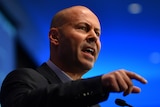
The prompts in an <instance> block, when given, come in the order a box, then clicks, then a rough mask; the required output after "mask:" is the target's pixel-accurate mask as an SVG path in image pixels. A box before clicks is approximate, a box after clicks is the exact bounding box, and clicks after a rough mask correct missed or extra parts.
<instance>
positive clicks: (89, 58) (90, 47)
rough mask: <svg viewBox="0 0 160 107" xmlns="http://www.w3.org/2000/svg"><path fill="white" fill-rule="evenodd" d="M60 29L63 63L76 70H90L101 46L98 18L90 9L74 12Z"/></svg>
mask: <svg viewBox="0 0 160 107" xmlns="http://www.w3.org/2000/svg"><path fill="white" fill-rule="evenodd" d="M58 30H59V34H60V37H59V47H60V48H59V50H60V51H59V52H60V55H61V56H60V58H61V60H62V61H63V63H64V64H66V65H67V66H68V67H70V68H73V69H75V70H78V69H79V70H86V71H88V70H90V69H91V68H92V67H93V65H94V62H95V61H96V59H97V57H98V54H99V51H100V48H101V42H100V23H99V20H98V18H97V17H96V16H95V15H94V14H93V13H92V12H90V11H88V10H82V11H81V12H73V15H71V16H69V17H68V21H67V23H65V24H64V25H63V26H61V27H60V28H59V29H58Z"/></svg>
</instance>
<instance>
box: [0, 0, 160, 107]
mask: <svg viewBox="0 0 160 107" xmlns="http://www.w3.org/2000/svg"><path fill="white" fill-rule="evenodd" d="M0 3H1V4H3V7H5V10H6V11H7V12H8V14H9V15H10V17H11V18H13V19H14V20H16V22H17V23H18V24H19V27H18V29H17V30H16V33H17V35H18V38H19V40H20V41H21V43H22V45H23V47H24V49H25V50H26V51H27V52H28V54H29V55H30V56H32V59H33V60H34V61H36V63H37V64H38V65H40V64H41V63H43V62H44V61H46V60H48V57H49V47H48V46H49V41H48V31H49V25H50V21H51V18H52V16H53V15H54V14H55V13H56V12H57V11H59V10H61V9H63V8H66V7H69V6H72V5H85V6H87V7H89V8H90V9H91V10H93V11H94V12H95V13H96V14H97V16H98V17H99V19H100V21H101V26H102V35H101V41H102V49H101V52H100V55H99V58H98V60H97V62H96V63H95V66H94V68H93V69H92V70H91V71H89V72H88V73H87V74H85V75H84V78H86V77H91V76H96V75H100V74H104V73H108V72H110V71H113V70H116V69H121V68H124V69H128V70H131V71H134V72H136V73H139V74H140V75H142V76H144V77H145V78H146V79H147V80H148V84H146V85H142V84H140V83H139V82H137V81H134V80H133V82H134V84H135V85H137V86H140V87H141V89H142V92H141V93H140V94H131V95H129V96H126V97H123V96H122V93H118V94H117V93H111V94H110V97H109V99H108V100H107V101H105V102H102V103H101V105H102V107H106V106H107V107H109V106H112V107H114V106H116V105H115V104H114V100H115V99H116V98H122V99H125V100H126V101H127V102H128V103H130V104H132V105H133V106H134V107H142V106H143V107H151V106H152V107H158V106H160V102H159V100H160V91H159V90H160V86H159V84H160V0H99V1H97V0H83V1H82V0H68V1H67V0H57V1H56V0H12V1H10V0H1V1H0ZM3 24H4V25H5V23H2V22H1V25H3ZM8 26H11V25H8ZM11 31H12V30H11ZM12 34H15V31H14V32H13V33H12ZM12 34H11V35H12ZM4 36H5V35H4V34H2V33H1V34H0V38H1V40H0V41H5V42H4V43H6V44H3V45H1V48H0V49H1V50H2V48H3V49H6V48H4V47H5V46H8V48H7V49H10V51H12V52H13V53H14V47H13V46H12V44H9V43H7V42H8V39H5V38H4ZM12 42H14V41H12ZM9 46H10V47H9ZM8 51H9V50H8ZM2 54H3V53H2V51H0V56H2ZM3 55H4V54H3ZM11 55H13V54H11V53H8V55H7V54H6V56H11ZM12 59H13V60H12V62H5V63H12V64H13V65H12V64H9V65H12V66H13V67H11V68H10V69H8V68H7V67H5V68H6V69H5V70H4V69H1V71H0V73H1V74H3V75H2V76H1V81H2V80H3V78H4V76H5V75H6V74H7V73H8V72H9V70H12V69H14V68H15V67H14V56H12ZM6 60H8V61H10V58H9V57H6ZM15 60H16V59H15ZM3 61H4V60H0V63H3Z"/></svg>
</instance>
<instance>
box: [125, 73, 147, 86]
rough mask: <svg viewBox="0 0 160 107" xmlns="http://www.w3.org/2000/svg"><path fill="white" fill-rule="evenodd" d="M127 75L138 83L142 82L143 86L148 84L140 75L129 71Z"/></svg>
mask: <svg viewBox="0 0 160 107" xmlns="http://www.w3.org/2000/svg"><path fill="white" fill-rule="evenodd" d="M126 74H127V75H128V77H129V78H130V79H135V80H137V81H140V82H141V83H143V84H146V83H147V80H146V79H145V78H144V77H142V76H140V75H139V74H136V73H134V72H129V71H127V72H126Z"/></svg>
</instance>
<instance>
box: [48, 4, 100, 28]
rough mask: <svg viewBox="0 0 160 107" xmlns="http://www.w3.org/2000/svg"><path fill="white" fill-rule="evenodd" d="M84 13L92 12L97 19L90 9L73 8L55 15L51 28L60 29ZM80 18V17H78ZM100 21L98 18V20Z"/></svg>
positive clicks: (83, 7)
mask: <svg viewBox="0 0 160 107" xmlns="http://www.w3.org/2000/svg"><path fill="white" fill-rule="evenodd" d="M84 12H90V13H92V14H93V15H94V16H95V17H97V16H96V15H95V14H94V13H93V12H92V11H91V10H90V9H89V8H87V7H85V6H73V7H69V8H66V9H63V10H61V11H59V12H57V13H56V14H55V16H54V17H53V19H52V22H51V25H50V28H52V27H60V26H62V25H63V24H65V23H66V22H68V21H69V20H70V19H72V16H75V15H77V14H81V13H84ZM77 17H78V16H77ZM97 20H98V18H97Z"/></svg>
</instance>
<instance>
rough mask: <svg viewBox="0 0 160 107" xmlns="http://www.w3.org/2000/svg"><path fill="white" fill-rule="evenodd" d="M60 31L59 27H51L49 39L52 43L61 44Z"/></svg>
mask: <svg viewBox="0 0 160 107" xmlns="http://www.w3.org/2000/svg"><path fill="white" fill-rule="evenodd" d="M58 38H59V32H58V29H57V28H51V29H50V31H49V40H50V42H51V43H52V44H54V45H58V44H59V40H58Z"/></svg>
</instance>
